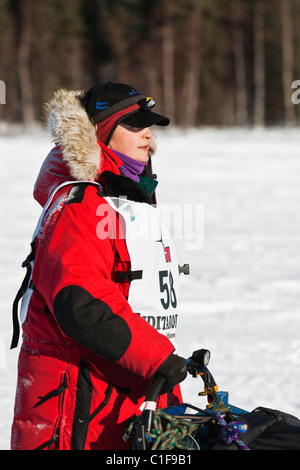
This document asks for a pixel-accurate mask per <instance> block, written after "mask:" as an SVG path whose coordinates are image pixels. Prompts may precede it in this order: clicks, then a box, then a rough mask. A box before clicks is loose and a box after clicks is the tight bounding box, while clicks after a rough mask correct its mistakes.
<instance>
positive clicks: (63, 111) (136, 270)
mask: <svg viewBox="0 0 300 470" xmlns="http://www.w3.org/2000/svg"><path fill="white" fill-rule="evenodd" d="M153 105H154V101H153V100H152V99H149V98H146V97H144V96H143V95H141V94H140V93H139V92H138V91H137V90H135V89H134V88H133V87H130V86H128V85H124V84H113V83H110V82H108V83H106V84H103V85H97V86H95V87H93V88H92V89H90V90H89V91H88V92H87V93H81V92H77V91H66V90H59V91H58V92H57V93H56V94H55V96H54V98H53V100H52V101H51V102H50V104H49V105H48V112H49V118H48V122H49V127H50V129H51V132H52V136H53V138H54V140H55V142H56V147H55V148H54V149H53V150H52V151H51V152H50V154H49V155H48V156H47V158H46V160H45V161H44V163H43V165H42V168H41V170H40V173H39V175H38V178H37V181H36V184H35V188H34V197H35V199H36V200H37V201H38V202H39V203H40V204H41V206H42V207H43V212H42V215H41V217H40V221H39V223H38V226H37V228H36V231H35V234H34V237H33V242H32V252H31V254H30V255H29V257H28V258H27V260H26V262H25V263H24V265H25V266H27V267H28V273H27V277H26V281H25V284H26V286H27V290H26V292H25V294H24V296H23V299H22V307H21V314H20V317H21V322H22V330H23V340H22V347H21V351H20V356H19V364H18V384H17V391H16V402H15V415H14V421H13V426H12V440H11V442H12V443H11V447H12V449H62V450H69V449H70V450H71V449H72V450H75V449H86V450H90V449H110V450H113V449H116V450H117V449H129V448H130V445H131V444H130V442H124V441H123V439H122V436H123V434H124V432H125V429H126V425H127V423H128V421H129V420H130V419H131V418H132V417H134V416H135V415H136V414H139V413H140V406H141V405H142V403H143V401H144V398H145V393H146V391H147V388H148V387H149V383H150V382H151V380H152V378H153V377H154V376H155V375H156V374H158V373H159V374H161V375H163V376H164V377H165V379H166V381H165V386H164V389H163V390H162V395H161V396H160V399H159V406H166V405H167V403H173V404H176V403H178V402H180V401H181V394H180V389H179V386H178V384H179V383H180V382H181V381H182V380H184V378H185V377H186V373H187V372H186V361H185V359H183V358H181V357H179V356H177V355H176V354H175V352H174V351H175V347H174V344H173V340H174V337H175V330H176V322H177V296H178V292H177V290H178V265H177V261H176V254H175V251H174V247H173V245H172V242H171V240H170V238H169V235H168V234H167V233H166V231H165V229H164V228H163V226H162V224H161V223H160V220H159V215H158V211H157V209H156V206H155V204H153V203H155V186H156V181H155V180H154V179H153V177H152V174H151V165H150V160H149V155H150V154H151V152H152V151H153V149H152V146H153V139H152V133H151V131H150V127H151V126H152V125H155V124H156V125H160V126H165V125H167V124H168V123H169V120H168V118H166V117H164V116H161V115H159V114H157V113H154V112H153V110H152V109H153ZM19 297H20V296H19ZM19 297H18V298H19ZM14 315H15V317H14V323H15V325H16V330H15V334H14V338H13V344H12V347H14V346H15V345H16V344H17V341H18V331H17V323H16V309H15V314H14Z"/></svg>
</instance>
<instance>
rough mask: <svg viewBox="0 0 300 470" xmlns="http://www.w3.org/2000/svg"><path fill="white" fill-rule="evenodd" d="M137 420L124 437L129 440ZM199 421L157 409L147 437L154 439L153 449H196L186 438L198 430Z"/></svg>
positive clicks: (130, 425) (131, 424)
mask: <svg viewBox="0 0 300 470" xmlns="http://www.w3.org/2000/svg"><path fill="white" fill-rule="evenodd" d="M136 422H137V420H134V421H132V422H131V423H130V424H129V426H128V428H127V430H126V433H125V435H124V437H123V439H124V440H127V439H128V438H129V436H130V434H131V432H132V430H133V428H134V426H135V425H136ZM198 428H199V423H194V424H193V423H191V422H189V421H186V420H184V419H179V418H174V417H172V416H170V415H168V414H166V413H164V412H162V411H159V410H158V411H156V412H155V413H154V417H153V428H152V430H151V432H150V433H147V438H148V439H150V441H152V446H151V450H170V449H174V448H176V449H183V450H195V448H193V447H190V446H188V445H186V444H185V443H184V442H182V441H183V440H184V438H185V437H186V436H187V435H192V433H193V432H195V431H197V429H198Z"/></svg>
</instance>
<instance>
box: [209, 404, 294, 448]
mask: <svg viewBox="0 0 300 470" xmlns="http://www.w3.org/2000/svg"><path fill="white" fill-rule="evenodd" d="M239 421H242V422H245V423H246V424H247V425H248V429H247V431H246V432H245V433H244V434H241V440H242V441H243V443H244V444H246V445H247V446H248V447H249V448H250V450H300V420H299V419H298V418H296V417H295V416H292V415H290V414H287V413H284V412H282V411H277V410H272V409H269V408H263V407H258V408H255V410H253V411H252V412H251V413H246V414H244V415H242V416H240V417H239ZM200 447H201V444H200ZM210 449H211V450H226V449H227V450H239V447H238V445H237V444H236V443H232V444H230V445H226V444H225V443H223V442H222V441H221V439H219V440H218V442H215V443H214V444H213V445H212V447H210Z"/></svg>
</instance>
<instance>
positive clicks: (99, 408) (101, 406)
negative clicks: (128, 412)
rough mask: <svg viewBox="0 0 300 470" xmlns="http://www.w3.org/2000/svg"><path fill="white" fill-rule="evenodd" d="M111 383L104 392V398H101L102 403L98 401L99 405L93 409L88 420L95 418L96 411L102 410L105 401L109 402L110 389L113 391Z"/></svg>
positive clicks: (105, 403)
mask: <svg viewBox="0 0 300 470" xmlns="http://www.w3.org/2000/svg"><path fill="white" fill-rule="evenodd" d="M113 388H114V387H113V385H112V384H108V387H107V390H106V392H105V398H104V400H103V402H102V403H100V405H99V406H98V407H97V408H96V409H95V410H94V411H93V413H92V414H91V416H90V422H91V421H92V419H94V418H95V416H97V414H98V413H100V411H101V410H103V408H104V407H105V406H106V405H107V403H108V402H109V399H110V397H111V394H112V391H113Z"/></svg>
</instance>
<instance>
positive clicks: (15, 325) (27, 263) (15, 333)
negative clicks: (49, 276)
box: [10, 239, 35, 349]
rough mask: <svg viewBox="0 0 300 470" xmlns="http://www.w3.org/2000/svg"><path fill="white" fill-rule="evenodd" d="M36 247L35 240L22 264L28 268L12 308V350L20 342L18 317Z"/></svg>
mask: <svg viewBox="0 0 300 470" xmlns="http://www.w3.org/2000/svg"><path fill="white" fill-rule="evenodd" d="M34 245H35V239H34V240H33V241H32V242H31V252H30V253H29V255H28V256H27V258H26V259H25V261H23V263H22V268H26V274H25V277H24V279H23V282H22V284H21V287H20V289H19V290H18V292H17V295H16V297H15V300H14V301H13V306H12V320H13V335H12V341H11V345H10V349H14V348H16V347H17V346H18V342H19V336H20V324H19V316H18V306H19V302H20V300H21V299H22V297H23V295H24V294H25V292H26V290H27V288H28V286H29V280H30V276H31V264H30V263H31V261H33V260H34Z"/></svg>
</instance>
